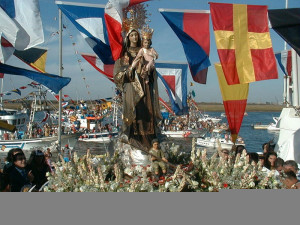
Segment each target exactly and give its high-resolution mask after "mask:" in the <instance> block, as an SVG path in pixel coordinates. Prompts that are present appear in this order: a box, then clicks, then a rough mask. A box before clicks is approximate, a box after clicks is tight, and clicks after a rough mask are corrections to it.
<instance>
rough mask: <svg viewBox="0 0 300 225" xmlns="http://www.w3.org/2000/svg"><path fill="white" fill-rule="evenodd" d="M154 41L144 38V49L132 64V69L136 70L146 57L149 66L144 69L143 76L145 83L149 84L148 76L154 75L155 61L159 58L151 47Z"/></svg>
mask: <svg viewBox="0 0 300 225" xmlns="http://www.w3.org/2000/svg"><path fill="white" fill-rule="evenodd" d="M151 44H152V41H151V39H150V38H143V40H142V46H143V47H142V48H141V49H140V50H139V52H138V54H137V56H136V57H135V59H134V61H133V62H132V65H131V66H132V68H135V67H136V65H137V64H138V62H139V61H140V60H141V58H142V57H144V59H145V61H146V62H147V64H146V65H145V66H144V67H143V68H142V73H141V74H142V75H143V76H144V77H143V78H144V79H145V83H146V84H148V83H149V78H148V76H149V75H150V74H151V73H152V71H153V70H154V68H155V66H154V65H155V61H154V60H156V59H157V58H158V54H157V52H156V51H155V49H154V48H152V47H151Z"/></svg>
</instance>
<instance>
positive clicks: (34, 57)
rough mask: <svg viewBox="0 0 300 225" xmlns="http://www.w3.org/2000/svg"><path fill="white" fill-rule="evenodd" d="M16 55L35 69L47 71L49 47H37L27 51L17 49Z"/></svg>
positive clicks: (42, 71)
mask: <svg viewBox="0 0 300 225" xmlns="http://www.w3.org/2000/svg"><path fill="white" fill-rule="evenodd" d="M14 55H15V56H16V57H17V58H19V59H20V60H22V61H23V62H24V63H26V64H27V65H29V66H30V67H32V68H33V69H35V70H37V71H39V72H41V73H46V71H45V67H46V60H47V49H43V48H36V47H35V48H30V49H27V50H25V51H18V50H16V51H15V52H14Z"/></svg>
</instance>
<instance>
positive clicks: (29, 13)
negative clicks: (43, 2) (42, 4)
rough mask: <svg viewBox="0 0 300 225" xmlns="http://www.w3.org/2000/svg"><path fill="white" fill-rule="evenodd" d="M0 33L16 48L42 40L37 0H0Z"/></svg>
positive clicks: (22, 47) (24, 47) (41, 41)
mask: <svg viewBox="0 0 300 225" xmlns="http://www.w3.org/2000/svg"><path fill="white" fill-rule="evenodd" d="M0 21H1V22H0V33H2V35H3V37H4V38H5V39H6V40H7V41H8V42H9V43H11V44H12V46H13V47H14V48H15V49H17V50H25V49H28V48H31V47H34V46H36V45H38V44H41V43H43V42H44V32H43V26H42V20H41V16H40V8H39V1H38V0H26V1H25V0H0Z"/></svg>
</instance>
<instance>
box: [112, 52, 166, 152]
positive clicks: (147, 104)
mask: <svg viewBox="0 0 300 225" xmlns="http://www.w3.org/2000/svg"><path fill="white" fill-rule="evenodd" d="M139 49H140V48H133V49H131V51H127V52H126V53H125V56H123V57H121V58H120V59H118V60H117V61H116V63H115V66H114V81H115V84H116V86H117V88H118V89H119V90H121V91H122V92H123V129H122V130H123V132H124V133H125V134H126V135H127V136H128V138H129V141H130V142H131V143H134V142H136V141H137V142H139V143H137V144H142V145H143V146H144V147H150V142H151V140H152V139H153V138H155V137H156V131H155V129H156V125H157V120H158V119H161V114H160V108H159V95H158V88H157V74H156V71H155V70H154V72H153V73H151V74H150V75H149V77H148V78H149V83H147V84H146V83H145V80H146V79H145V78H143V77H142V76H141V71H142V70H141V68H142V66H143V65H144V64H145V62H144V61H143V60H140V62H139V63H138V65H137V67H136V68H135V69H130V67H129V66H130V65H131V63H132V62H133V60H134V58H135V56H136V55H137V53H138V51H139ZM128 59H129V60H128Z"/></svg>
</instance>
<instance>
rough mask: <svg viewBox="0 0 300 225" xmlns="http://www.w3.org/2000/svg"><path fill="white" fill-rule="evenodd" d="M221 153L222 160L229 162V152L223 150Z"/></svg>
mask: <svg viewBox="0 0 300 225" xmlns="http://www.w3.org/2000/svg"><path fill="white" fill-rule="evenodd" d="M221 152H222V158H223V159H224V160H228V159H229V150H228V149H225V148H224V149H222V150H221Z"/></svg>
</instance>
